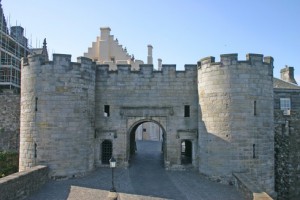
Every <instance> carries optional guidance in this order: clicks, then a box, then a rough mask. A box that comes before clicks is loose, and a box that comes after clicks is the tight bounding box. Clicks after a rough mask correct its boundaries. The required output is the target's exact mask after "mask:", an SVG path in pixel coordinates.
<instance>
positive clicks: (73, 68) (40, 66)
mask: <svg viewBox="0 0 300 200" xmlns="http://www.w3.org/2000/svg"><path fill="white" fill-rule="evenodd" d="M21 70H22V77H21V80H22V83H21V120H20V121H21V133H20V168H19V170H26V169H28V168H30V167H32V166H35V165H37V164H43V165H47V166H49V168H50V176H51V177H72V176H77V175H81V174H84V173H86V172H88V171H90V170H92V169H93V168H94V167H95V166H101V165H103V164H107V163H108V158H109V157H110V156H111V155H113V156H114V157H115V158H116V160H117V163H118V165H119V166H125V167H126V166H128V165H129V164H130V156H131V154H132V153H133V152H134V148H135V147H134V146H135V144H134V142H135V130H136V129H137V127H138V126H139V125H140V124H142V123H144V122H153V123H155V124H157V125H158V126H159V127H160V128H161V129H162V131H163V154H164V165H165V168H167V169H178V168H182V167H184V165H185V164H184V163H182V143H183V142H184V144H185V147H186V156H190V157H191V160H190V165H192V166H193V167H194V168H196V169H198V170H199V172H201V173H203V174H206V175H208V176H211V177H220V178H221V179H222V180H224V181H228V182H229V181H230V180H231V179H232V173H233V172H248V173H249V174H250V175H251V177H253V178H254V179H255V180H256V181H257V182H258V184H260V185H262V186H263V187H264V188H265V190H266V191H268V192H270V193H272V192H273V190H274V115H273V110H274V106H273V101H274V100H273V58H272V57H263V55H259V54H248V55H247V57H246V60H245V61H239V60H237V54H225V55H221V59H220V62H215V59H214V58H213V57H207V58H203V59H201V61H199V63H198V64H197V65H186V66H185V70H184V71H176V66H175V65H162V70H161V71H155V70H154V69H153V65H151V64H140V65H139V68H138V69H136V68H134V69H132V68H131V66H130V65H128V64H119V65H116V69H110V65H109V64H96V63H95V62H93V61H92V60H91V59H89V58H85V57H79V58H78V61H77V62H76V63H74V62H71V56H70V55H63V54H54V55H53V61H47V58H46V57H45V56H44V55H31V56H28V58H24V59H23V62H22V69H21ZM107 149H111V150H110V151H107ZM107 152H111V153H110V155H107Z"/></svg>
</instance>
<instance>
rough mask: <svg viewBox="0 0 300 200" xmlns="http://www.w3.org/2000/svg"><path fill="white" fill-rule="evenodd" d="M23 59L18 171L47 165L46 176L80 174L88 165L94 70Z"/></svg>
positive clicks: (62, 59) (64, 60) (59, 57)
mask: <svg viewBox="0 0 300 200" xmlns="http://www.w3.org/2000/svg"><path fill="white" fill-rule="evenodd" d="M44 61H45V60H44V57H43V56H39V55H35V56H30V57H28V58H27V59H24V60H23V63H22V79H21V80H22V84H21V134H20V135H21V138H20V164H19V165H20V166H19V170H20V171H22V170H25V169H27V168H30V167H32V166H36V165H39V164H44V165H48V167H49V168H50V174H49V176H50V177H53V178H63V177H72V176H77V175H81V174H84V173H85V172H87V171H89V170H91V169H92V168H93V165H94V154H93V138H94V121H95V113H94V112H95V111H94V110H95V109H94V107H95V101H94V98H95V66H94V64H93V63H92V61H91V60H90V59H87V58H78V63H71V56H70V55H63V54H54V55H53V61H52V62H44Z"/></svg>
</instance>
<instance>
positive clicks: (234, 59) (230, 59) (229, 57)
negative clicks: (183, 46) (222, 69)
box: [198, 53, 274, 68]
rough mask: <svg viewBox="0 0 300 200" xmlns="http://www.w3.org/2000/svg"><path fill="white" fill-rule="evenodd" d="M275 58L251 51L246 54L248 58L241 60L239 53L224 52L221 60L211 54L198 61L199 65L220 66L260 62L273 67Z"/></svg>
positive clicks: (257, 63)
mask: <svg viewBox="0 0 300 200" xmlns="http://www.w3.org/2000/svg"><path fill="white" fill-rule="evenodd" d="M273 61H274V59H273V58H272V57H271V56H266V57H264V56H263V55H262V54H253V53H249V54H247V55H246V60H242V61H239V60H238V54H222V55H220V62H215V57H213V56H209V57H205V58H203V59H201V60H200V61H199V62H198V67H199V68H201V67H202V66H209V65H220V66H228V65H237V64H242V63H244V64H245V63H246V64H249V65H259V64H267V65H269V66H272V67H273Z"/></svg>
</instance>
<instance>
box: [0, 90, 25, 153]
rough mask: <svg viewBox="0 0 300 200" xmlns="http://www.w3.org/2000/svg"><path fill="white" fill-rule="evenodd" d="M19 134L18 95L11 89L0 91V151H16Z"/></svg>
mask: <svg viewBox="0 0 300 200" xmlns="http://www.w3.org/2000/svg"><path fill="white" fill-rule="evenodd" d="M19 136H20V95H19V94H15V93H13V91H11V90H4V91H3V92H2V93H0V151H7V150H8V151H18V150H19Z"/></svg>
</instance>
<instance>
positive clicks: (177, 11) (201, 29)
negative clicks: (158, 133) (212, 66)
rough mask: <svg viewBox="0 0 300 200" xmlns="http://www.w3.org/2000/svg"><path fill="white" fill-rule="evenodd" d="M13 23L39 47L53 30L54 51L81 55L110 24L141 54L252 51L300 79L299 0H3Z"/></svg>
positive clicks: (192, 56) (174, 57)
mask: <svg viewBox="0 0 300 200" xmlns="http://www.w3.org/2000/svg"><path fill="white" fill-rule="evenodd" d="M2 7H3V9H4V13H5V15H6V18H7V19H8V20H9V22H10V25H12V26H13V25H16V24H17V25H22V26H23V27H25V28H26V35H27V37H28V38H29V40H30V41H31V42H30V43H31V44H32V46H33V47H37V46H39V45H42V42H43V38H47V42H48V51H49V53H50V54H52V53H65V54H71V55H72V60H73V61H75V60H76V58H77V57H78V56H82V55H83V52H86V51H87V48H88V47H90V46H91V44H92V42H93V41H95V40H96V37H97V36H98V35H99V34H100V30H99V28H100V27H106V26H109V27H110V28H111V34H113V35H114V36H115V37H116V38H118V40H119V43H120V44H122V45H123V46H124V47H126V48H127V50H128V53H129V54H134V55H135V58H136V59H141V60H143V61H145V62H146V61H147V45H148V44H151V45H152V46H153V57H154V65H155V67H156V65H157V58H161V59H162V60H163V64H176V65H177V69H178V70H182V69H183V66H184V64H195V63H196V62H197V61H198V60H200V59H201V58H203V57H206V56H214V57H216V60H217V61H218V60H219V55H220V54H226V53H238V54H239V60H245V58H246V54H247V53H259V54H264V55H265V56H272V57H273V58H274V59H275V62H274V76H275V77H279V76H280V74H279V71H280V69H281V68H283V67H284V66H285V65H289V66H293V67H294V68H295V77H296V80H297V82H298V83H299V84H300V62H299V58H300V20H299V19H300V1H298V0H251V1H250V0H248V1H246V0H184V1H183V0H181V1H180V0H147V1H146V0H127V1H124V0H107V1H103V0H85V1H83V0H76V1H74V0H51V1H42V0H26V1H24V0H2Z"/></svg>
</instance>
